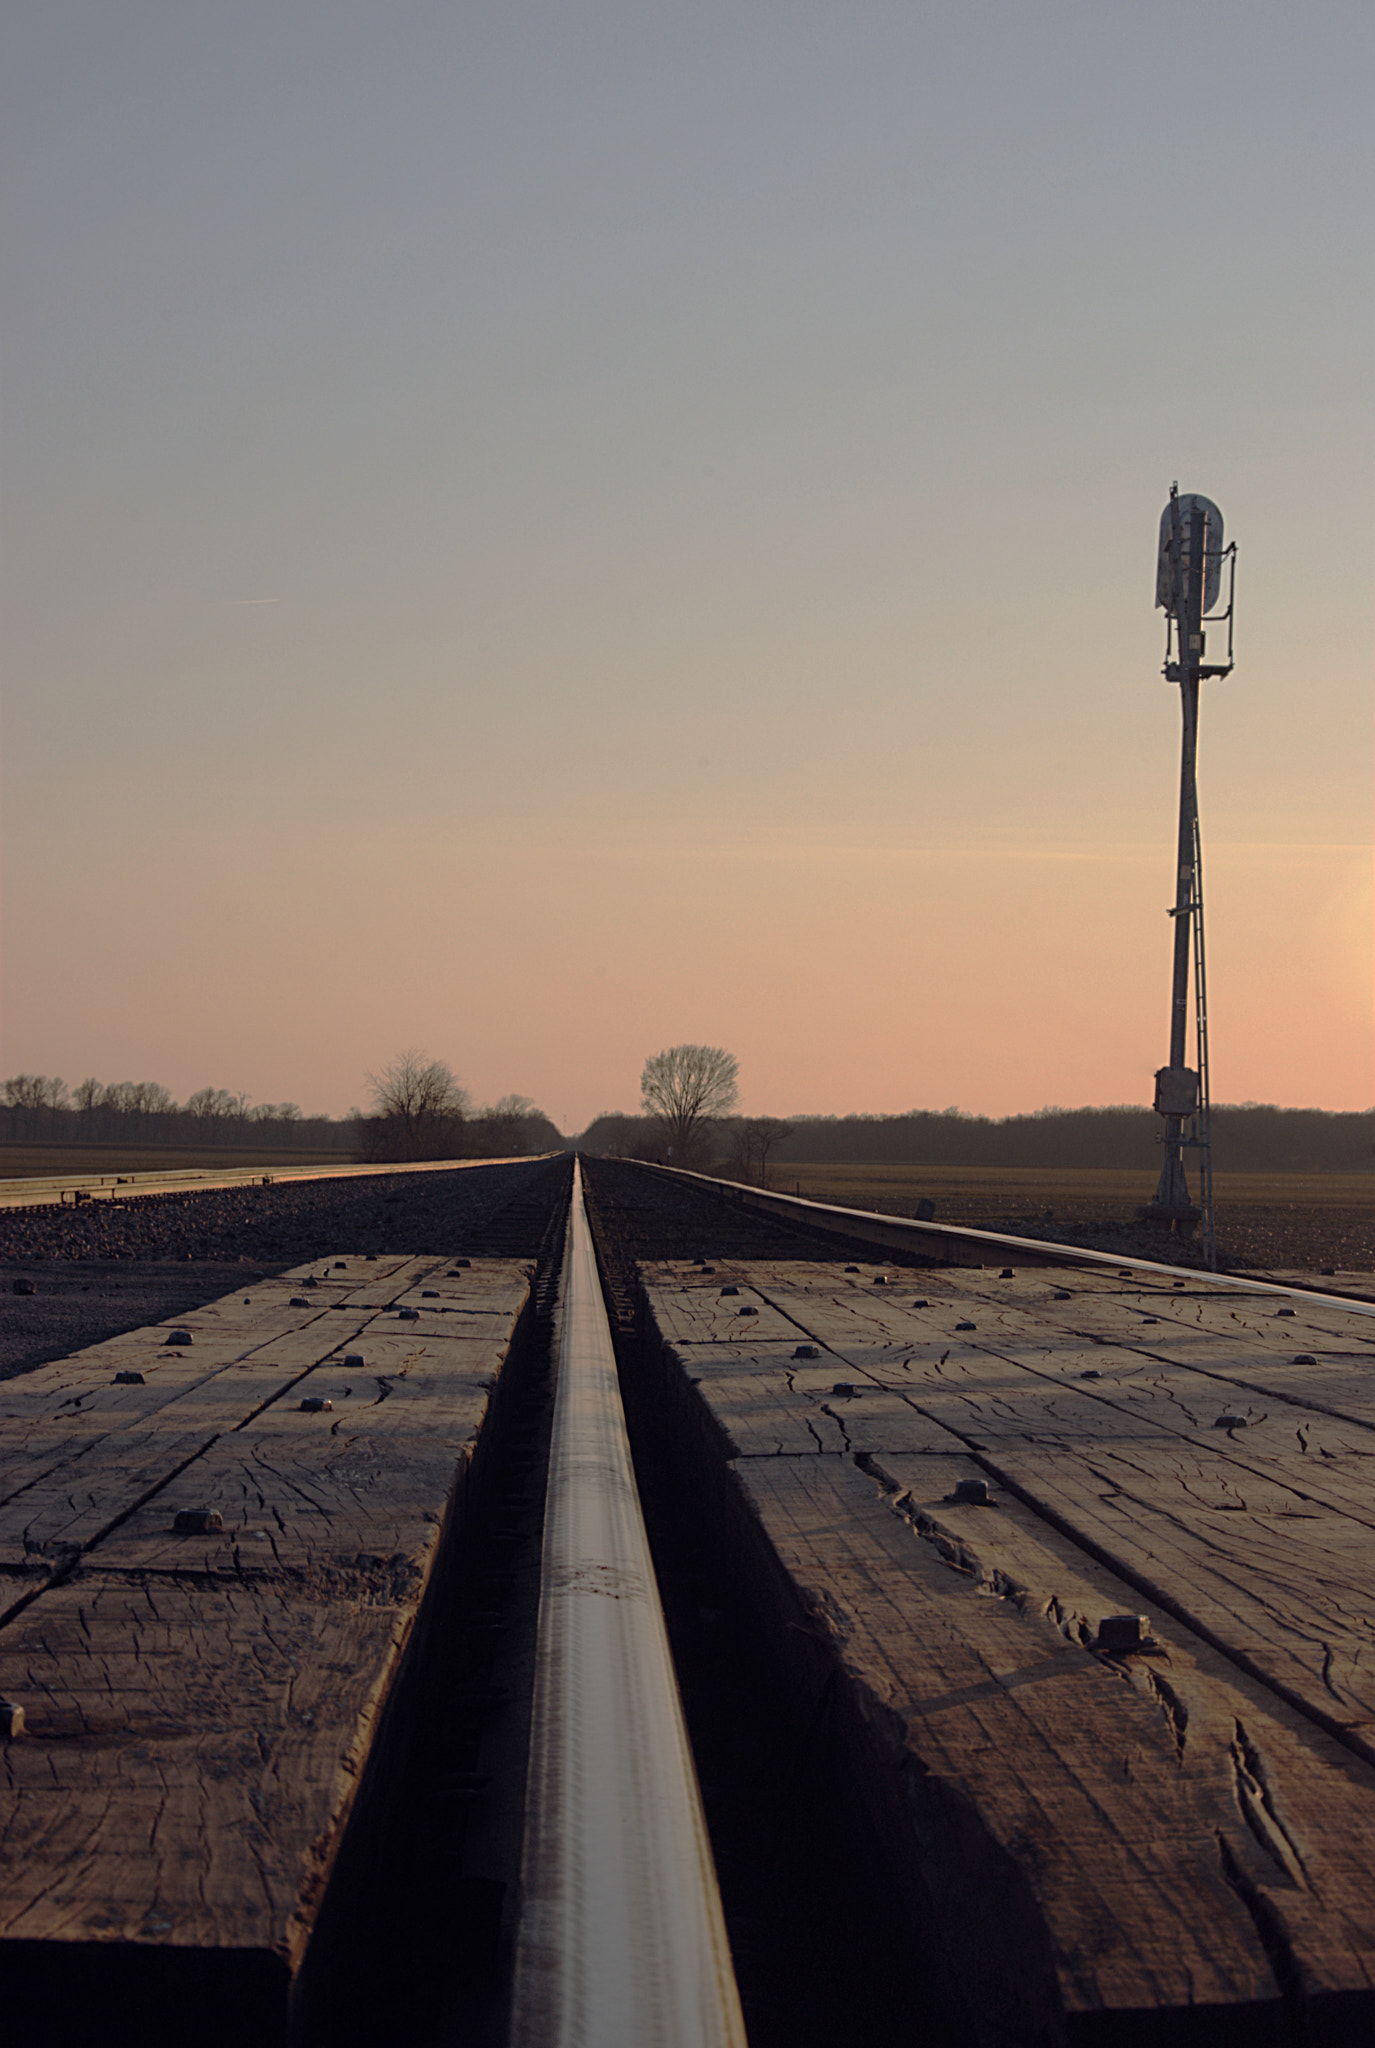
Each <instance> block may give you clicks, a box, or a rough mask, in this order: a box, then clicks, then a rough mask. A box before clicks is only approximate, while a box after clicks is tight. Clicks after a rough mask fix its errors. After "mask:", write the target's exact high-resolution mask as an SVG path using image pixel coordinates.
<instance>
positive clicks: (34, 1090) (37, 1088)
mask: <svg viewBox="0 0 1375 2048" xmlns="http://www.w3.org/2000/svg"><path fill="white" fill-rule="evenodd" d="M0 1085H3V1088H4V1095H5V1106H6V1107H7V1108H8V1109H65V1108H66V1107H67V1084H66V1082H65V1081H62V1080H57V1079H50V1078H49V1076H48V1075H47V1074H16V1075H15V1076H14V1077H13V1079H12V1080H9V1081H6V1082H4V1083H3V1084H0Z"/></svg>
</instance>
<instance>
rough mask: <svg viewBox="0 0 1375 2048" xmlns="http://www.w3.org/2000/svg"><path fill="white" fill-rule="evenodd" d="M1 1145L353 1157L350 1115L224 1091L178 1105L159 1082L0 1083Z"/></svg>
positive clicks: (26, 1077)
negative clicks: (255, 1150) (226, 1148)
mask: <svg viewBox="0 0 1375 2048" xmlns="http://www.w3.org/2000/svg"><path fill="white" fill-rule="evenodd" d="M0 1096H3V1102H2V1103H0V1143H4V1144H9V1145H136V1146H162V1145H166V1146H176V1145H201V1146H204V1145H217V1146H218V1145H231V1146H238V1147H242V1146H254V1145H261V1146H263V1147H265V1148H268V1147H270V1148H271V1149H272V1150H273V1151H301V1152H343V1153H351V1152H352V1151H353V1150H354V1148H355V1146H356V1145H357V1142H358V1127H357V1124H356V1122H355V1120H354V1119H353V1118H352V1117H348V1118H344V1119H341V1120H338V1121H336V1120H335V1118H333V1117H328V1116H302V1114H301V1112H300V1110H299V1109H298V1108H297V1106H296V1104H295V1103H294V1102H259V1103H255V1104H253V1105H252V1107H250V1106H249V1101H248V1097H247V1096H246V1095H234V1094H231V1092H230V1091H229V1089H227V1088H200V1089H198V1090H197V1091H196V1093H195V1094H194V1095H193V1096H191V1097H190V1099H189V1100H188V1101H186V1102H176V1101H175V1100H174V1099H173V1097H172V1094H171V1092H170V1090H168V1089H166V1088H164V1087H162V1086H161V1084H160V1083H159V1082H157V1081H113V1082H110V1083H108V1084H106V1083H102V1082H100V1081H83V1082H81V1084H80V1086H79V1087H77V1088H76V1089H74V1090H69V1089H68V1087H67V1085H66V1083H65V1082H63V1081H59V1080H54V1079H51V1078H49V1076H48V1075H46V1074H16V1075H14V1076H13V1077H12V1078H11V1079H10V1080H8V1081H4V1082H0Z"/></svg>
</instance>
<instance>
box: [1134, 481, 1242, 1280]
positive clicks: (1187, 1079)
mask: <svg viewBox="0 0 1375 2048" xmlns="http://www.w3.org/2000/svg"><path fill="white" fill-rule="evenodd" d="M1225 553H1226V555H1227V557H1228V558H1229V560H1230V561H1231V563H1232V565H1233V572H1235V563H1236V551H1235V549H1234V548H1229V549H1227V550H1225ZM1223 555H1224V549H1223V545H1222V514H1221V513H1220V512H1219V511H1218V509H1217V506H1216V505H1214V504H1213V503H1212V502H1211V500H1209V499H1207V498H1202V497H1199V496H1197V495H1196V494H1190V495H1189V496H1187V497H1185V498H1183V499H1181V498H1180V495H1179V487H1178V485H1172V486H1171V489H1170V502H1169V504H1168V505H1167V507H1166V508H1165V515H1164V517H1163V519H1162V520H1161V522H1160V557H1159V564H1158V569H1157V578H1156V603H1157V605H1158V606H1162V607H1163V608H1164V610H1165V613H1166V628H1165V632H1166V641H1165V676H1166V678H1167V680H1168V681H1170V682H1172V683H1173V682H1177V683H1178V684H1179V693H1180V707H1181V710H1182V713H1183V726H1184V736H1183V745H1182V748H1181V753H1180V769H1179V843H1178V857H1177V860H1176V866H1175V900H1174V908H1173V909H1172V910H1171V911H1170V913H1169V914H1170V916H1171V917H1172V918H1173V919H1174V974H1173V982H1172V988H1171V999H1170V1059H1169V1065H1168V1066H1165V1067H1161V1068H1160V1069H1159V1070H1158V1071H1157V1073H1156V1077H1155V1107H1156V1110H1157V1112H1158V1114H1159V1115H1160V1116H1161V1117H1163V1119H1164V1122H1165V1129H1164V1133H1163V1135H1162V1138H1161V1143H1162V1144H1163V1145H1164V1147H1165V1158H1164V1162H1163V1164H1162V1166H1161V1169H1160V1181H1159V1184H1158V1186H1157V1188H1156V1191H1155V1198H1154V1200H1153V1201H1151V1202H1149V1203H1148V1204H1147V1205H1146V1207H1145V1209H1144V1210H1143V1211H1142V1214H1143V1215H1144V1216H1147V1217H1149V1218H1151V1219H1152V1220H1153V1221H1156V1222H1159V1223H1165V1224H1168V1225H1169V1226H1170V1227H1171V1228H1172V1229H1175V1230H1179V1229H1181V1228H1187V1227H1189V1226H1191V1225H1192V1224H1195V1223H1199V1222H1201V1223H1202V1225H1203V1248H1204V1251H1205V1253H1206V1255H1207V1258H1208V1263H1209V1264H1210V1265H1216V1263H1217V1248H1216V1241H1215V1236H1214V1229H1213V1175H1212V1133H1211V1129H1210V1123H1209V1090H1208V1015H1207V978H1206V968H1205V962H1204V945H1203V875H1202V853H1201V839H1200V834H1199V823H1198V701H1199V684H1200V682H1201V681H1202V679H1203V678H1204V677H1205V676H1225V675H1229V674H1230V673H1231V669H1232V590H1231V588H1230V587H1229V590H1228V596H1227V609H1226V611H1225V613H1221V614H1218V615H1217V616H1218V617H1219V618H1220V619H1225V620H1226V623H1227V660H1226V662H1225V663H1211V664H1210V663H1206V662H1205V661H1204V659H1203V657H1204V654H1205V652H1206V638H1205V634H1204V620H1205V618H1206V617H1207V616H1208V614H1209V612H1210V610H1211V608H1212V607H1213V606H1214V605H1215V604H1216V602H1217V598H1218V595H1219V593H1220V589H1221V578H1222V561H1223ZM1172 639H1173V645H1174V652H1175V655H1176V657H1177V658H1176V659H1175V660H1174V661H1171V659H1170V651H1171V640H1172ZM1191 965H1192V967H1193V978H1194V1020H1195V1033H1196V1045H1197V1061H1198V1064H1197V1066H1196V1067H1190V1066H1189V1065H1188V1064H1187V1063H1186V1062H1187V1053H1188V1030H1189V974H1190V966H1191ZM1190 1148H1193V1149H1195V1150H1197V1151H1198V1153H1199V1161H1200V1174H1201V1189H1200V1192H1201V1194H1202V1198H1203V1199H1202V1205H1201V1207H1195V1205H1194V1203H1193V1202H1192V1201H1191V1199H1190V1196H1189V1182H1188V1176H1187V1174H1186V1172H1185V1168H1184V1154H1185V1151H1186V1150H1188V1149H1190Z"/></svg>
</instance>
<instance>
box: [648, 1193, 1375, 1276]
mask: <svg viewBox="0 0 1375 2048" xmlns="http://www.w3.org/2000/svg"><path fill="white" fill-rule="evenodd" d="M625 1163H626V1164H628V1165H636V1166H641V1167H642V1168H643V1170H644V1171H645V1172H646V1173H662V1174H667V1175H669V1176H670V1178H672V1179H673V1180H682V1181H690V1182H692V1183H693V1184H694V1185H695V1186H697V1187H702V1188H710V1189H712V1190H713V1192H714V1193H716V1194H718V1195H722V1196H724V1197H725V1198H726V1199H727V1200H728V1201H733V1202H735V1203H737V1204H739V1205H740V1206H741V1207H744V1208H751V1209H758V1210H761V1211H762V1212H763V1213H764V1214H766V1215H774V1216H779V1217H786V1218H787V1219H788V1220H790V1221H791V1222H794V1223H801V1224H804V1225H809V1226H810V1227H811V1228H812V1229H814V1230H830V1231H834V1232H835V1233H836V1234H837V1235H838V1236H841V1237H853V1238H856V1239H858V1240H861V1241H863V1242H866V1243H869V1244H882V1245H887V1246H888V1247H889V1248H890V1249H892V1250H895V1251H912V1252H920V1253H922V1254H924V1255H925V1256H926V1257H928V1258H933V1259H937V1260H940V1261H941V1262H942V1263H944V1264H948V1265H956V1266H959V1265H974V1264H982V1263H983V1260H984V1259H986V1258H988V1257H990V1256H991V1255H992V1254H993V1253H994V1252H997V1253H999V1254H1000V1255H1001V1254H1004V1253H1005V1254H1008V1255H1009V1256H1013V1257H1016V1258H1019V1259H1021V1260H1022V1261H1023V1262H1024V1263H1026V1264H1029V1265H1038V1266H1088V1267H1091V1268H1093V1269H1096V1270H1097V1271H1098V1272H1100V1273H1109V1272H1112V1273H1120V1272H1123V1271H1126V1270H1127V1269H1128V1268H1130V1270H1131V1271H1132V1272H1133V1273H1139V1274H1141V1276H1142V1277H1143V1278H1155V1279H1160V1278H1162V1277H1163V1278H1165V1279H1168V1280H1191V1281H1193V1282H1194V1283H1195V1284H1196V1285H1199V1286H1202V1285H1206V1286H1208V1287H1209V1288H1213V1287H1216V1288H1218V1289H1219V1290H1222V1291H1224V1292H1226V1291H1231V1292H1233V1293H1241V1294H1278V1295H1282V1296H1283V1297H1284V1298H1285V1299H1286V1300H1294V1301H1307V1302H1320V1303H1324V1304H1326V1305H1327V1306H1328V1307H1331V1308H1349V1309H1355V1310H1356V1311H1357V1313H1358V1314H1361V1315H1375V1302H1371V1301H1364V1300H1362V1299H1361V1298H1360V1297H1359V1296H1356V1295H1350V1294H1328V1293H1325V1292H1324V1291H1323V1290H1322V1289H1320V1288H1317V1287H1292V1286H1287V1285H1286V1284H1285V1283H1284V1282H1283V1281H1281V1280H1261V1279H1259V1278H1252V1276H1251V1275H1249V1274H1246V1273H1215V1272H1213V1271H1212V1270H1211V1268H1206V1267H1205V1268H1200V1267H1198V1266H1168V1265H1166V1264H1165V1263H1164V1262H1163V1260H1159V1259H1143V1258H1142V1257H1140V1255H1139V1254H1133V1253H1131V1252H1126V1253H1121V1252H1095V1251H1090V1250H1089V1249H1088V1247H1087V1246H1086V1245H1077V1244H1061V1243H1059V1242H1058V1241H1054V1240H1052V1239H1049V1238H1044V1237H1013V1236H1011V1235H1008V1234H1005V1233H1003V1232H1000V1231H995V1230H976V1229H975V1228H974V1226H973V1225H972V1224H963V1223H922V1222H919V1221H918V1220H917V1219H916V1218H915V1217H912V1216H887V1215H885V1214H884V1213H883V1211H882V1210H879V1209H847V1208H844V1207H842V1206H841V1205H840V1204H839V1203H834V1202H814V1201H812V1200H811V1198H810V1197H809V1196H807V1195H780V1194H775V1193H774V1192H773V1190H772V1189H771V1188H752V1187H746V1186H744V1185H743V1184H742V1183H741V1182H740V1181H734V1180H715V1179H713V1178H712V1176H711V1175H710V1174H705V1173H690V1172H689V1171H688V1169H687V1168H686V1167H683V1166H655V1165H652V1164H650V1163H649V1162H648V1161H646V1160H633V1161H626V1162H625Z"/></svg>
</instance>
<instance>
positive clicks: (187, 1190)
mask: <svg viewBox="0 0 1375 2048" xmlns="http://www.w3.org/2000/svg"><path fill="white" fill-rule="evenodd" d="M553 1157H554V1154H553V1153H552V1152H521V1153H512V1154H511V1155H510V1156H509V1157H505V1158H501V1159H419V1160H417V1159H407V1160H401V1159H393V1160H374V1161H371V1162H369V1163H367V1164H364V1165H358V1164H356V1163H355V1162H352V1161H351V1162H349V1163H348V1164H347V1165H343V1166H334V1165H323V1164H314V1165H302V1166H282V1165H277V1166H273V1165H272V1164H270V1163H267V1164H263V1165H259V1166H173V1167H146V1168H142V1169H140V1170H139V1171H137V1172H133V1173H117V1172H116V1173H99V1174H97V1173H69V1174H34V1175H31V1176H29V1177H28V1178H21V1177H17V1176H16V1177H14V1178H12V1179H8V1180H0V1209H38V1208H51V1207H52V1206H53V1204H54V1203H57V1204H58V1205H59V1206H70V1204H69V1203H68V1200H67V1198H68V1197H69V1196H74V1197H75V1196H79V1197H80V1199H81V1200H82V1201H83V1202H87V1201H89V1202H121V1201H127V1200H128V1198H129V1197H130V1196H131V1195H179V1194H199V1193H201V1192H202V1191H203V1190H212V1189H215V1188H238V1187H258V1186H262V1185H264V1184H266V1183H269V1182H270V1183H271V1184H272V1185H273V1186H274V1187H275V1186H277V1185H278V1184H279V1183H280V1184H281V1185H283V1186H285V1185H286V1184H287V1183H288V1182H291V1181H300V1180H349V1179H358V1178H360V1177H362V1176H366V1175H368V1174H374V1175H376V1174H381V1173H387V1174H391V1173H457V1172H459V1171H461V1170H462V1169H463V1168H464V1167H470V1166H528V1165H530V1164H532V1163H533V1161H535V1160H536V1159H552V1158H553Z"/></svg>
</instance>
